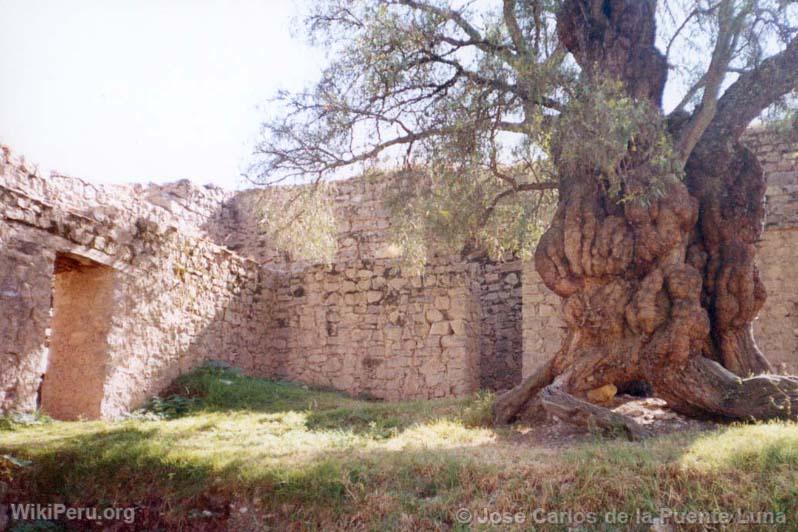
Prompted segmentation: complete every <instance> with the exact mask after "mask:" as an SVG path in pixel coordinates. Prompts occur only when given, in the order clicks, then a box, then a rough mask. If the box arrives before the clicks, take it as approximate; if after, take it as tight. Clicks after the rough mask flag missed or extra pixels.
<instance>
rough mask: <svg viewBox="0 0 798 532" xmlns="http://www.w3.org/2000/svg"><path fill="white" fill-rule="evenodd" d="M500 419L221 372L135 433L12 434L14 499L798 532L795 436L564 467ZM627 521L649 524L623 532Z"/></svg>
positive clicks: (370, 522) (156, 406)
mask: <svg viewBox="0 0 798 532" xmlns="http://www.w3.org/2000/svg"><path fill="white" fill-rule="evenodd" d="M490 402H491V397H490V396H489V395H485V394H482V395H479V396H476V397H473V398H469V399H460V400H441V401H417V402H402V403H380V402H373V401H363V400H356V399H352V398H348V397H346V396H343V395H341V394H338V393H334V392H327V391H319V390H312V389H308V388H305V387H301V386H296V385H292V384H288V383H283V382H273V381H266V380H260V379H254V378H249V377H244V376H240V375H237V374H235V373H233V372H230V371H219V370H210V369H205V370H201V371H197V372H194V373H192V374H190V375H187V376H184V377H183V378H181V379H180V380H179V381H177V382H176V383H175V384H174V385H173V386H172V387H171V389H170V391H169V395H167V397H166V398H165V399H162V400H158V401H154V402H153V403H152V404H150V405H149V407H148V409H147V411H146V412H139V413H138V414H137V415H135V416H132V417H131V419H127V420H124V421H117V422H101V421H85V422H72V423H68V422H54V421H48V420H46V419H41V418H29V419H26V420H23V422H15V421H14V420H12V419H10V418H6V419H5V420H4V421H3V422H2V423H0V456H3V455H4V456H5V458H0V495H2V490H3V486H4V485H5V486H6V491H7V493H6V495H5V499H6V500H7V501H11V502H15V501H16V502H42V503H54V502H60V503H65V504H67V505H70V506H100V507H104V506H130V505H135V506H136V507H137V508H138V510H137V514H136V523H135V526H136V527H138V528H140V529H152V528H155V527H156V526H160V527H166V528H170V529H186V530H194V529H202V528H203V527H205V529H208V530H213V529H219V528H228V529H238V530H251V529H264V528H265V529H278V530H283V529H325V530H326V529H349V528H361V529H366V530H385V529H397V528H398V529H455V530H457V529H463V530H464V529H468V526H467V525H464V524H461V523H459V522H458V514H457V512H458V509H460V508H468V509H469V510H470V511H472V512H473V514H472V515H473V516H475V517H477V516H479V515H481V512H482V509H483V508H487V509H489V511H490V512H494V514H493V515H492V518H493V519H494V522H498V521H497V520H501V519H504V520H505V521H503V524H502V526H504V527H505V528H518V529H528V528H530V527H531V526H536V527H537V528H539V529H541V528H542V529H551V530H561V529H563V528H565V525H566V524H567V522H568V520H569V519H570V523H571V524H572V525H580V524H581V526H582V528H583V529H586V530H592V529H606V530H617V529H622V530H625V529H640V530H648V529H649V527H650V523H649V522H646V521H645V520H646V518H647V516H648V519H649V520H650V519H651V518H652V517H653V516H655V515H657V514H658V513H660V509H661V508H667V509H669V510H670V511H674V512H691V511H692V512H703V514H698V515H699V516H700V515H704V516H705V518H706V514H709V513H710V512H715V514H714V515H715V517H717V512H720V511H725V512H731V513H735V512H739V511H742V512H773V513H772V514H769V515H770V517H769V516H768V515H765V516H764V517H765V518H770V519H772V520H775V521H777V523H776V524H777V525H778V526H777V528H781V529H784V530H796V529H798V426H796V425H795V424H790V423H769V424H755V425H738V426H731V427H726V428H723V429H721V430H717V431H714V432H708V433H707V432H705V433H681V434H676V435H671V436H667V437H659V438H655V439H651V440H648V441H645V442H642V443H630V442H624V441H617V440H592V441H588V442H585V443H581V444H577V445H575V446H572V447H570V448H568V449H566V450H561V451H555V450H552V449H548V448H544V447H536V446H533V445H529V444H524V443H523V440H522V439H520V440H519V434H518V433H517V432H515V430H516V429H504V430H498V431H497V430H493V429H491V428H488V427H486V426H484V425H485V422H486V421H487V419H488V414H489V411H490ZM3 483H4V484H3ZM535 509H539V510H537V512H536V513H532V512H533V510H535ZM518 512H522V513H525V521H524V522H523V523H518V522H514V520H515V519H516V518H515V517H514V515H515V514H516V513H518ZM608 512H610V514H609V515H608V514H607V513H608ZM621 512H624V513H625V514H628V515H629V516H630V521H631V524H618V523H617V522H616V523H605V521H606V520H607V519H610V520H612V519H616V518H617V516H619V515H623V514H621ZM778 512H781V513H778ZM710 517H712V515H710ZM753 517H757V516H756V515H749V514H748V513H743V514H740V515H736V518H737V519H740V518H747V519H749V520H750V519H751V518H753ZM591 518H592V519H593V520H595V522H591ZM673 519H676V516H674V517H673V518H672V522H673ZM507 520H510V521H513V523H509V524H508V523H507ZM541 520H542V521H544V522H543V523H539V522H536V521H541ZM638 520H639V521H640V522H638ZM780 521H785V522H784V523H781V522H780ZM23 525H24V526H30V524H29V523H17V525H16V526H17V527H22V526H23ZM472 526H473V527H474V528H475V529H479V528H484V529H487V528H489V525H488V524H481V523H478V522H476V521H474V522H472ZM734 526H740V527H742V525H733V526H732V527H731V528H734ZM716 528H717V527H716ZM12 529H13V528H12ZM22 529H23V528H19V530H22ZM25 529H26V530H27V529H30V528H25ZM679 529H680V530H681V529H688V530H690V529H694V530H703V529H704V528H702V526H701V525H680V527H679Z"/></svg>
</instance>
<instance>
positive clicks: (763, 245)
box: [523, 128, 798, 376]
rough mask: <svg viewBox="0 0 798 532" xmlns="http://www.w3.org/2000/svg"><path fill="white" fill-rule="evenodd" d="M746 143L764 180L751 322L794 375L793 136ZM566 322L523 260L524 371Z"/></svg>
mask: <svg viewBox="0 0 798 532" xmlns="http://www.w3.org/2000/svg"><path fill="white" fill-rule="evenodd" d="M744 140H745V142H746V143H747V145H748V146H750V147H751V149H752V150H754V151H755V152H756V154H757V156H758V157H759V159H760V162H761V163H762V166H763V168H764V171H765V176H766V179H767V183H768V186H767V191H766V198H765V201H766V205H767V215H766V219H765V231H764V234H763V236H762V240H761V241H760V242H759V244H758V246H757V247H758V256H757V261H758V266H759V272H760V275H761V277H762V281H763V282H764V284H765V288H766V289H767V293H768V298H767V301H766V302H765V306H764V307H763V308H762V310H761V311H760V313H759V316H758V318H757V319H756V320H755V321H754V334H755V338H756V341H757V344H758V345H759V347H760V349H762V351H763V352H764V353H765V356H766V357H767V358H768V360H770V361H771V363H772V364H773V365H774V366H775V369H777V370H779V371H782V372H786V373H792V374H798V288H797V286H798V285H797V284H796V283H797V281H796V275H798V141H796V140H791V139H790V138H789V137H788V135H786V134H784V133H777V132H773V131H768V130H766V129H760V128H753V129H751V130H749V131H748V132H747V133H746V136H745V139H744ZM564 332H565V322H564V320H563V319H562V317H561V315H560V299H559V297H557V295H556V294H554V293H553V292H551V291H550V290H549V289H548V288H546V286H545V285H543V282H542V281H541V280H540V277H539V276H538V274H537V272H536V271H535V268H534V265H533V264H532V263H528V264H525V265H524V284H523V337H524V347H523V374H524V376H528V375H530V374H531V373H532V372H534V370H535V369H537V368H538V367H539V366H540V364H542V363H543V362H544V361H546V360H548V359H549V358H550V357H551V356H552V355H554V353H555V352H556V351H557V350H558V349H559V348H560V345H561V341H562V338H563V336H564Z"/></svg>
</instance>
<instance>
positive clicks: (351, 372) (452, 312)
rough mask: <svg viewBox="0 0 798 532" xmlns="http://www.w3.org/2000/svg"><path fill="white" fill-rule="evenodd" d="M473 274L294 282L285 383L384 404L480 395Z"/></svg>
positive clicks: (393, 271) (285, 307)
mask: <svg viewBox="0 0 798 532" xmlns="http://www.w3.org/2000/svg"><path fill="white" fill-rule="evenodd" d="M470 270H471V269H470V268H469V266H468V265H465V264H459V265H452V264H446V263H443V264H440V265H430V267H429V268H428V269H427V271H426V272H425V273H424V275H423V276H406V275H403V273H402V272H401V270H400V269H399V268H397V267H396V265H395V264H394V263H393V262H391V261H388V260H384V259H380V260H373V261H370V260H356V261H348V262H345V263H336V264H335V265H333V266H330V267H328V266H315V267H312V268H308V269H305V270H302V271H299V272H294V273H292V274H291V275H290V276H289V277H288V278H287V282H286V283H285V284H283V285H282V286H281V287H280V289H279V290H278V295H277V300H278V302H279V309H280V314H279V317H278V320H279V321H280V325H281V326H282V327H281V329H280V330H278V331H276V333H277V334H278V335H279V337H280V338H281V339H283V340H284V342H285V349H284V350H283V351H281V352H280V355H279V361H280V362H279V367H278V369H277V374H278V375H280V376H281V377H283V378H286V379H290V380H297V381H300V382H306V383H311V384H315V385H322V386H330V387H333V388H336V389H339V390H345V391H347V392H349V393H352V394H355V395H364V396H370V397H376V398H381V399H389V400H395V399H427V398H433V397H448V396H460V395H464V394H467V393H470V392H472V391H474V390H476V389H477V387H478V374H477V371H478V367H477V345H476V342H477V333H478V324H477V322H476V320H477V319H478V308H477V305H478V301H477V300H476V299H475V297H474V294H473V292H472V286H471V282H472V278H473V272H471V271H470Z"/></svg>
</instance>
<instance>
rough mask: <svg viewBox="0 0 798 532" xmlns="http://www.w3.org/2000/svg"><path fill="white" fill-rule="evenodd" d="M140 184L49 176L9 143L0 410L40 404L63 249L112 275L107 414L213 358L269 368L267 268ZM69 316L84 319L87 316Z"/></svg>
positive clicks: (2, 173) (0, 255)
mask: <svg viewBox="0 0 798 532" xmlns="http://www.w3.org/2000/svg"><path fill="white" fill-rule="evenodd" d="M144 192H145V190H144V189H143V188H141V187H97V186H93V185H90V184H87V183H84V182H82V181H80V180H78V179H73V178H66V177H63V176H58V175H54V176H51V178H50V179H43V178H41V177H39V176H37V175H36V174H35V172H34V171H32V170H31V169H30V168H28V166H27V165H25V163H24V161H21V160H19V159H15V158H14V157H13V156H12V155H11V154H10V152H9V151H8V150H7V149H5V150H3V154H2V159H0V238H2V246H1V247H0V368H2V371H0V410H3V411H7V410H12V409H19V410H31V409H33V408H35V407H36V405H37V399H38V390H39V386H40V383H41V380H42V376H43V375H44V374H45V372H46V371H47V367H48V354H49V349H48V347H49V346H48V343H49V337H50V329H51V326H53V325H56V326H58V325H59V324H58V323H53V321H52V319H51V294H52V288H51V287H52V285H53V275H54V265H55V260H56V255H57V254H59V253H68V254H70V255H73V256H77V257H81V258H84V259H88V260H91V261H93V262H95V263H97V264H100V265H104V266H107V267H109V268H112V269H113V270H114V271H115V272H116V275H115V278H114V283H113V297H112V301H113V309H112V311H111V317H110V321H111V323H110V324H109V329H108V331H107V333H106V334H107V338H106V342H107V346H108V347H107V353H106V354H105V357H106V358H105V366H104V368H103V370H102V371H103V374H104V379H103V380H104V382H103V393H102V404H101V405H100V413H101V414H102V415H103V416H105V417H113V416H116V415H119V414H120V413H122V412H124V411H127V410H128V409H130V408H132V407H135V406H137V405H139V404H141V403H142V402H143V401H144V400H145V399H146V398H147V397H149V396H151V395H153V394H155V393H157V392H158V391H160V390H161V389H162V388H163V387H164V386H165V385H166V384H167V383H168V382H169V381H170V380H171V379H173V378H174V377H175V376H177V375H178V374H179V373H180V372H181V371H186V370H187V369H190V368H192V367H194V366H196V365H198V364H200V363H201V362H202V361H204V360H205V359H207V358H224V359H227V360H230V361H232V362H234V363H236V364H238V365H241V366H243V367H245V368H247V369H251V370H253V371H257V370H260V369H261V368H264V370H265V371H267V370H268V369H267V368H266V367H267V366H268V362H267V361H264V360H263V358H264V357H263V356H262V355H263V353H268V351H269V342H270V341H271V338H270V336H269V335H268V334H267V332H268V329H269V323H270V313H271V310H272V308H273V304H272V303H273V302H272V300H271V299H272V298H273V294H274V291H273V290H272V288H271V286H272V284H273V283H274V279H273V278H272V276H271V275H270V274H269V273H268V272H266V271H263V270H262V269H261V268H260V267H259V266H258V265H257V264H256V263H254V262H252V261H249V260H246V259H242V258H241V257H238V256H236V255H234V254H233V253H231V252H230V251H229V250H227V249H225V248H223V247H220V246H218V245H216V244H214V243H212V242H210V241H209V240H206V239H204V238H201V236H200V235H201V231H200V230H199V229H198V228H197V227H194V226H193V225H192V224H191V223H188V222H187V221H186V219H185V218H181V216H182V213H179V212H178V213H177V214H175V213H173V212H170V211H168V210H166V209H164V208H162V207H159V206H156V205H154V204H152V203H149V202H148V201H146V200H145V199H143V198H142V197H141V196H142V194H143V193H144ZM81 198H82V199H81ZM56 296H58V292H56ZM56 307H57V305H56ZM96 310H97V309H95V308H86V309H85V312H86V313H87V314H89V313H92V312H96ZM73 312H74V309H73ZM73 321H74V322H75V327H76V328H78V327H79V324H80V322H81V321H86V317H81V316H75V317H74V319H73ZM58 334H59V331H56V332H55V334H54V337H55V338H58ZM84 384H86V383H85V382H72V383H71V388H70V389H71V390H72V392H74V393H77V394H79V393H81V386H83V385H84ZM86 415H87V416H91V415H92V414H91V412H86Z"/></svg>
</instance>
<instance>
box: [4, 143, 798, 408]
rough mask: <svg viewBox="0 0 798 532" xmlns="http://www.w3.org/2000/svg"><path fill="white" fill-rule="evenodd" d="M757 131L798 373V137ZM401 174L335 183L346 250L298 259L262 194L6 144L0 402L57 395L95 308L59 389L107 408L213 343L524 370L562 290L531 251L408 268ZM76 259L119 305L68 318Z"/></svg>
mask: <svg viewBox="0 0 798 532" xmlns="http://www.w3.org/2000/svg"><path fill="white" fill-rule="evenodd" d="M747 138H748V141H749V142H750V144H751V145H752V146H753V147H754V148H755V149H756V150H757V152H758V153H759V154H760V156H761V158H762V161H763V164H764V165H765V170H766V173H767V176H768V181H769V185H768V189H767V202H768V218H767V221H766V231H765V233H764V236H763V238H762V242H760V254H759V265H760V271H761V273H762V278H763V280H764V282H765V285H766V287H767V289H768V292H769V299H768V302H767V303H766V305H765V307H764V308H763V310H762V312H761V314H760V317H759V319H758V320H757V321H756V322H755V328H756V333H757V339H758V342H759V344H760V346H761V347H762V348H763V350H764V351H765V352H766V354H767V356H768V357H769V358H770V360H772V361H773V362H774V363H776V365H777V366H780V367H781V368H782V369H784V370H786V371H791V372H798V355H797V354H796V352H797V351H798V291H796V290H795V279H794V273H795V272H796V266H795V265H796V264H798V170H797V169H796V164H797V163H796V161H798V149H797V148H798V144H796V143H791V142H788V141H787V140H785V139H784V138H783V137H777V136H774V135H773V134H772V133H768V132H765V131H761V130H754V131H752V132H749V134H748V137H747ZM388 182H389V181H386V180H384V179H367V178H356V179H350V180H346V181H340V182H337V183H335V184H334V185H333V187H332V191H333V192H332V193H333V198H334V206H335V213H336V220H337V224H338V243H339V249H338V253H337V255H336V257H335V259H334V260H333V262H332V264H330V265H312V264H305V263H300V262H296V261H291V260H288V259H290V258H288V257H286V256H285V255H284V254H280V253H278V252H277V251H276V250H275V249H274V247H273V246H272V245H271V243H270V242H269V241H268V239H267V238H265V236H264V235H263V234H262V233H261V232H260V231H259V229H258V216H259V214H258V212H257V209H256V208H255V206H254V203H255V201H254V198H255V197H256V194H257V193H256V192H253V191H243V192H238V193H231V192H226V191H223V190H221V189H218V188H215V187H196V186H194V185H192V184H191V183H190V182H188V181H179V182H176V183H170V184H166V185H147V186H145V185H131V186H97V185H92V184H89V183H86V182H84V181H82V180H80V179H76V178H71V177H67V176H63V175H59V174H53V175H51V176H50V177H49V178H46V179H45V178H42V177H40V176H38V175H37V174H36V172H35V170H34V169H32V168H31V167H30V166H29V165H27V164H26V163H25V162H24V160H22V159H19V158H15V157H13V156H12V155H11V153H10V151H9V150H7V149H3V151H2V154H1V156H0V411H7V410H12V409H20V410H31V409H34V408H36V406H37V404H39V402H40V400H41V398H42V395H44V396H47V395H48V394H49V392H48V391H47V388H46V385H45V386H44V387H42V376H43V375H45V374H47V372H48V368H49V369H57V367H58V364H59V362H58V361H55V359H54V362H53V364H55V365H53V366H49V365H48V364H49V362H50V361H49V359H48V357H49V356H51V355H52V356H54V357H59V356H61V355H59V351H58V349H57V348H56V349H52V347H53V346H52V345H51V343H52V342H53V341H55V342H59V343H63V344H65V345H67V346H69V345H72V346H80V345H83V344H80V342H81V341H82V340H81V338H80V330H79V329H80V327H81V325H82V324H83V323H96V324H98V327H96V328H95V329H96V330H102V331H103V332H102V333H98V334H96V335H94V336H104V338H102V340H103V341H104V342H105V345H106V346H107V347H106V348H105V349H104V353H103V357H104V358H103V361H102V364H101V363H100V362H96V364H95V366H96V368H97V371H98V373H97V376H96V378H95V379H94V381H92V380H91V379H89V378H83V379H81V378H80V377H76V376H74V375H72V376H68V377H66V378H65V381H66V387H65V390H66V391H61V392H58V390H57V389H56V390H54V391H56V392H58V394H60V396H61V397H64V394H67V395H69V394H81V393H84V392H85V393H86V396H87V400H88V398H89V395H90V394H89V393H88V390H89V388H91V389H92V390H94V391H92V392H91V393H94V392H95V391H96V389H97V388H98V387H99V386H100V385H99V384H97V385H92V384H91V382H100V383H101V387H102V390H101V392H98V395H97V397H100V399H99V406H98V407H97V408H98V411H99V414H100V415H101V416H105V417H114V416H118V415H119V414H121V413H123V412H125V411H127V410H129V409H131V408H134V407H136V406H138V405H140V404H141V403H142V402H143V401H144V400H145V399H146V398H147V397H149V396H151V395H153V394H155V393H158V392H159V391H160V390H162V389H163V388H164V387H165V386H166V385H167V384H168V383H169V382H170V381H171V380H172V379H173V378H174V377H176V376H177V375H179V374H180V373H182V372H185V371H188V370H190V369H191V368H193V367H196V366H197V365H198V364H201V363H202V362H203V361H205V360H207V359H221V360H225V361H229V362H230V363H231V364H234V365H236V366H239V367H241V368H243V369H244V370H245V371H247V372H248V373H251V374H254V375H260V376H265V377H277V378H284V379H290V380H296V381H300V382H305V383H308V384H314V385H320V386H328V387H332V388H336V389H339V390H343V391H346V392H349V393H352V394H356V395H366V396H371V397H377V398H383V399H390V400H393V399H420V398H431V397H449V396H460V395H464V394H468V393H471V392H473V391H475V390H477V389H478V388H489V389H497V390H498V389H505V388H509V387H510V386H512V385H514V384H516V383H517V382H519V381H520V379H521V376H522V374H524V375H528V374H529V373H530V372H531V371H533V370H534V369H535V368H536V367H537V366H538V365H539V364H540V363H541V361H543V360H545V359H546V358H547V357H548V356H550V355H551V354H553V353H554V352H555V351H556V350H557V349H558V348H559V347H560V344H561V340H562V337H563V333H564V323H563V321H562V319H561V318H560V316H559V306H560V302H559V300H558V298H557V297H556V296H555V295H554V294H552V293H551V292H550V291H549V290H548V289H546V288H545V287H544V286H543V285H542V283H541V282H540V279H539V277H538V275H537V273H536V272H535V270H534V267H533V266H532V264H531V263H524V264H522V263H520V262H519V261H509V262H504V263H492V262H487V261H484V260H476V259H475V260H473V261H467V260H464V259H462V258H460V257H442V256H436V257H434V258H433V259H432V261H431V264H430V265H428V267H427V269H426V271H425V272H424V274H423V275H421V276H413V275H409V274H407V273H405V272H403V271H402V269H401V265H400V262H399V260H398V259H397V257H396V256H397V253H398V249H396V247H395V246H393V245H392V243H391V238H390V233H389V229H390V217H389V214H388V212H387V210H386V209H385V207H384V205H383V202H382V198H383V197H384V194H385V187H386V186H387V183H388ZM63 257H73V258H76V260H78V261H84V262H85V261H88V262H86V263H87V264H89V263H90V264H93V265H97V266H98V267H103V268H105V270H104V271H106V272H110V273H111V275H110V277H104V279H106V280H107V281H108V282H109V283H110V284H111V287H112V290H111V291H110V294H111V296H110V298H108V297H106V298H105V299H104V301H106V302H110V310H109V309H106V311H107V312H106V314H103V315H101V313H99V309H97V308H85V313H84V311H81V310H80V309H81V308H83V307H95V306H97V305H96V304H95V303H90V302H83V303H81V302H80V298H75V299H73V300H72V303H73V304H72V305H71V307H70V306H69V305H67V307H68V308H70V310H69V313H68V314H69V315H70V316H72V317H71V318H68V319H65V320H60V319H59V317H58V308H59V304H63V303H64V300H63V297H64V296H63V294H62V295H60V296H59V293H61V292H62V291H60V290H59V289H58V282H59V281H57V280H56V278H55V277H54V274H56V271H55V270H56V264H57V262H58V260H61V259H60V258H63ZM85 279H88V278H84V280H85ZM61 280H63V279H61ZM54 283H55V290H54ZM64 286H66V285H64ZM95 288H97V285H95ZM66 293H69V292H68V291H67V292H66ZM97 293H98V294H99V293H100V292H97ZM102 293H105V294H106V295H107V292H102ZM53 294H55V298H59V299H61V301H60V302H59V301H53ZM73 294H74V292H73ZM98 297H99V296H98ZM92 301H94V300H92ZM67 302H68V301H67ZM76 302H77V303H76ZM53 308H55V311H56V319H53V315H52V314H53V312H52V309H53ZM92 313H93V314H92ZM61 317H64V315H61ZM92 320H95V321H92ZM99 324H101V325H102V326H103V327H106V326H107V330H105V329H103V328H102V327H100V326H99ZM74 334H77V336H74V337H73V336H72V335H74ZM65 335H66V336H65ZM63 338H67V340H62V339H63ZM97 345H100V344H97V343H91V344H86V347H85V348H84V347H80V349H78V350H81V351H86V352H88V351H90V350H91V349H94V348H95V347H96V346H97ZM74 350H75V349H73V351H74ZM67 351H68V350H67ZM85 354H86V353H84V355H85ZM97 360H99V358H98V359H97ZM77 362H79V361H77ZM95 366H92V367H95ZM100 366H101V367H100ZM67 373H69V372H67ZM65 374H66V373H65ZM70 375H71V374H70ZM76 381H79V382H76ZM45 383H47V381H46V379H45ZM58 394H56V395H58ZM45 399H46V397H45ZM46 403H47V401H45V402H44V404H45V406H46ZM88 403H91V405H96V404H97V401H96V400H94V399H92V400H91V401H88ZM80 408H81V409H83V410H85V411H86V412H87V413H88V414H89V415H96V413H91V412H88V411H89V410H90V407H88V406H83V407H80ZM91 408H95V406H91ZM64 415H65V416H66V415H67V414H64ZM68 415H69V416H72V414H68Z"/></svg>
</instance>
